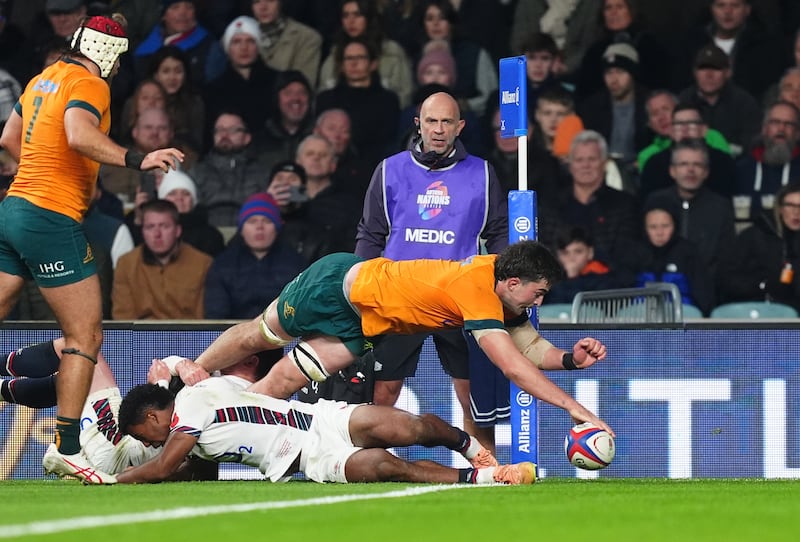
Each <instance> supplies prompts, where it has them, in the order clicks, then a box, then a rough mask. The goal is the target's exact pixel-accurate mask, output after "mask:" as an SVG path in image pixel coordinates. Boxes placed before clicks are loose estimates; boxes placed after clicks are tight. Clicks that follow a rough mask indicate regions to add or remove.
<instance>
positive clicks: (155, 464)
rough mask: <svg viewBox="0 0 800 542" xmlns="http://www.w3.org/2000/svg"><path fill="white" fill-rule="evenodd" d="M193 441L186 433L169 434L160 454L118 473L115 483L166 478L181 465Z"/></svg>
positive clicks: (141, 481)
mask: <svg viewBox="0 0 800 542" xmlns="http://www.w3.org/2000/svg"><path fill="white" fill-rule="evenodd" d="M195 443H197V438H196V437H192V436H190V435H187V434H186V433H172V434H170V436H169V437H168V438H167V442H166V443H165V444H164V449H163V450H162V451H161V453H160V454H158V455H157V456H156V457H154V458H153V459H151V460H150V461H147V462H146V463H142V464H141V465H139V466H138V467H134V468H132V469H128V470H126V471H124V472H122V473H120V474H118V475H117V483H119V484H142V483H148V482H162V481H164V480H166V479H167V478H169V477H170V475H172V474H173V473H175V472H177V470H178V469H179V468H180V467H181V465H182V464H183V462H184V460H185V459H186V456H187V455H189V452H191V451H192V448H193V447H194V445H195Z"/></svg>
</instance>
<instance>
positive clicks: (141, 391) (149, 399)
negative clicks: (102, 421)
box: [117, 384, 175, 435]
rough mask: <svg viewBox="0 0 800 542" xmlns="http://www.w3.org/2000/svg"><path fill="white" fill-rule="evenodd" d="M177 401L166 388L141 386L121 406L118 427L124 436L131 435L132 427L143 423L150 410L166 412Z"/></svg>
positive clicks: (126, 397) (133, 390) (133, 389)
mask: <svg viewBox="0 0 800 542" xmlns="http://www.w3.org/2000/svg"><path fill="white" fill-rule="evenodd" d="M174 401H175V396H174V395H172V392H170V391H169V390H168V389H166V388H162V387H161V386H157V385H155V384H140V385H138V386H134V387H133V388H131V391H129V392H128V394H127V395H125V398H124V399H123V400H122V403H121V404H120V405H119V415H118V416H117V418H118V425H119V430H120V431H122V432H123V433H124V434H126V435H128V434H130V428H131V426H132V425H136V424H139V423H142V422H143V421H144V416H145V414H146V413H147V411H148V410H164V409H165V408H167V407H169V406H170V405H171V404H172V403H173V402H174Z"/></svg>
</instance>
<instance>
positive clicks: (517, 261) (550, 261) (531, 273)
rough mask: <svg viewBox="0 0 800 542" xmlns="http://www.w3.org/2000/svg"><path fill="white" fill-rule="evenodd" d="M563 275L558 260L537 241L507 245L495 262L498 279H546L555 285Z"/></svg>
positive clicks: (549, 284)
mask: <svg viewBox="0 0 800 542" xmlns="http://www.w3.org/2000/svg"><path fill="white" fill-rule="evenodd" d="M562 277H563V271H562V270H561V265H560V264H559V263H558V260H557V259H556V257H555V256H553V253H552V252H550V250H548V249H547V247H545V246H544V245H543V244H541V243H539V242H537V241H518V242H516V243H514V244H512V245H509V246H508V247H506V248H505V249H504V250H503V251H502V252H501V253H500V254H498V255H497V259H496V260H495V262H494V278H495V280H497V281H501V280H506V279H510V278H518V279H520V280H522V281H523V282H539V281H544V282H546V283H547V284H548V286H553V284H555V283H556V282H558V281H559V280H561V278H562Z"/></svg>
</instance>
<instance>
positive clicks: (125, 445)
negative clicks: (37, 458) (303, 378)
mask: <svg viewBox="0 0 800 542" xmlns="http://www.w3.org/2000/svg"><path fill="white" fill-rule="evenodd" d="M64 345H65V343H64V339H63V338H58V339H55V340H53V341H48V342H44V343H39V344H34V345H30V346H26V347H24V348H20V349H18V350H16V351H14V352H11V353H10V354H8V356H7V357H6V360H5V363H4V364H3V365H2V367H0V375H2V376H12V377H13V378H10V379H2V380H0V401H2V400H4V401H6V402H9V403H13V404H21V405H25V406H28V407H31V408H48V407H52V406H55V404H56V391H55V390H56V381H57V379H58V374H57V370H58V366H59V363H60V360H61V351H62V350H63V348H64ZM280 357H281V354H280V353H279V352H276V351H266V352H264V353H263V355H256V356H249V357H248V358H247V359H245V360H243V361H242V362H240V364H248V365H250V366H251V367H252V370H249V369H248V371H246V372H245V375H247V374H250V373H252V374H254V375H259V374H260V375H261V376H263V375H264V374H266V373H267V371H268V370H269V368H270V367H271V366H272V365H273V364H274V363H275V362H276V361H277V360H278V359H280ZM240 364H237V365H234V366H233V367H231V370H230V371H228V370H225V371H222V378H224V379H225V380H228V381H229V382H230V384H231V385H235V386H239V387H241V388H242V389H244V388H245V387H247V386H249V385H250V384H251V383H252V381H249V380H246V379H244V378H242V377H241V376H237V372H238V371H239V369H240V367H239V365H240ZM196 371H200V369H199V367H197V366H196V365H195V364H194V363H193V362H192V361H191V360H189V359H186V358H182V357H179V356H169V357H167V358H164V360H163V361H161V360H154V361H153V365H152V366H151V368H150V371H149V372H148V382H151V383H156V382H159V381H160V382H161V383H162V385H164V386H166V385H167V382H168V381H169V379H170V377H171V376H177V377H179V378H188V377H189V375H194V373H195V372H196ZM200 372H201V373H202V374H203V375H206V374H207V373H205V371H200ZM22 374H26V375H30V376H28V377H23V376H20V375H22ZM121 402H122V396H121V395H120V390H119V387H118V386H117V382H116V379H115V378H114V374H113V373H112V371H111V368H110V367H109V365H108V362H107V361H106V359H105V357H104V356H103V354H102V353H100V354H99V355H98V358H97V366H96V367H95V372H94V375H93V379H92V385H91V388H90V390H89V396H88V397H87V400H86V403H85V405H84V408H83V412H82V413H81V433H80V444H81V455H82V456H83V457H84V458H85V459H87V460H88V461H89V464H90V465H91V467H93V468H94V470H93V471H92V470H91V469H87V468H86V465H83V466H80V467H78V466H76V468H80V471H81V475H82V477H85V478H86V479H85V480H84V481H85V482H86V483H93V484H108V483H114V482H115V481H116V480H115V478H114V476H113V475H115V474H117V473H119V472H122V471H123V470H125V469H126V468H128V467H132V466H137V465H141V464H142V463H144V462H145V461H147V460H148V459H151V458H153V457H155V456H156V455H158V453H159V452H160V451H161V450H160V449H159V448H157V447H153V446H150V445H148V444H146V443H142V442H140V441H138V440H136V439H134V438H132V437H130V436H128V435H123V434H122V432H121V431H120V430H119V427H118V425H117V414H118V411H119V406H120V403H121ZM50 455H51V451H50V450H49V449H48V452H47V453H45V456H44V460H43V464H44V466H45V470H46V472H49V471H50V470H52V469H50V468H49V465H50V464H51V457H50ZM209 476H213V477H214V478H216V468H214V469H213V472H212V469H209V468H208V466H204V465H202V464H201V463H199V462H195V463H193V464H192V465H191V468H190V469H182V472H181V473H180V478H181V479H199V478H204V479H207V478H208V477H209Z"/></svg>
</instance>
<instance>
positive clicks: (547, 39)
mask: <svg viewBox="0 0 800 542" xmlns="http://www.w3.org/2000/svg"><path fill="white" fill-rule="evenodd" d="M541 52H545V53H550V54H551V55H553V56H554V57H555V56H558V53H559V51H558V45H556V41H555V40H554V39H553V37H552V36H551V35H550V34H545V33H544V32H534V33H532V34H529V35H528V37H527V38H525V41H523V42H522V44H521V46H520V54H523V55H531V54H533V53H541Z"/></svg>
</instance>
